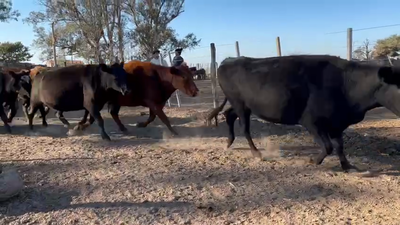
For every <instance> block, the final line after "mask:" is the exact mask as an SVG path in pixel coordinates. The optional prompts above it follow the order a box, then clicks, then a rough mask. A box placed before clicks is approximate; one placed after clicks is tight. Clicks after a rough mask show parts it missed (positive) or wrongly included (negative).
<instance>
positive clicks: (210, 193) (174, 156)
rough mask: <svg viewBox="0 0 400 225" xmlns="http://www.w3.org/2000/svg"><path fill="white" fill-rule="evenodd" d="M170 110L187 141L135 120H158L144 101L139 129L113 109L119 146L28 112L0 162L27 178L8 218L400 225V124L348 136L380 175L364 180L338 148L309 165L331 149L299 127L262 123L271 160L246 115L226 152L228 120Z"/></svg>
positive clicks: (358, 159) (353, 155) (368, 127)
mask: <svg viewBox="0 0 400 225" xmlns="http://www.w3.org/2000/svg"><path fill="white" fill-rule="evenodd" d="M205 110H206V109H205ZM165 111H166V114H167V115H168V116H169V117H170V120H171V123H172V124H173V126H174V127H175V128H176V129H177V131H178V132H179V134H180V135H179V137H172V138H171V137H170V135H169V132H168V130H167V129H166V128H165V126H164V125H163V124H162V123H161V122H160V121H159V119H156V121H154V123H153V124H151V125H149V126H148V127H147V128H137V127H135V126H134V124H135V123H137V122H139V121H144V120H145V119H147V116H148V115H143V114H144V113H142V116H141V115H140V114H141V112H146V113H147V114H148V110H147V109H143V108H137V109H124V110H123V112H122V115H121V120H122V122H123V123H124V124H126V126H127V128H128V129H129V131H130V134H128V135H122V134H121V133H120V132H119V131H118V129H117V126H116V125H115V123H114V122H113V121H112V120H111V119H110V118H109V115H108V113H106V112H103V115H104V117H105V120H106V125H107V132H108V133H109V134H110V136H111V138H112V141H111V142H109V143H107V142H105V141H102V140H101V138H100V136H99V135H98V127H97V125H96V124H94V125H93V126H91V127H90V128H89V129H88V130H87V131H86V132H85V133H84V134H82V135H80V136H67V135H66V133H67V129H66V128H64V127H63V126H62V125H61V123H60V122H59V121H58V120H57V119H49V123H50V125H49V127H47V128H42V127H41V125H40V120H37V121H36V123H37V124H36V125H35V130H34V131H33V132H29V131H28V129H27V126H26V125H25V121H23V120H22V119H21V121H19V122H16V123H15V125H14V126H13V127H12V128H13V134H12V135H8V134H5V130H4V129H3V127H0V146H1V147H0V151H1V152H0V164H1V165H2V166H3V167H14V168H16V169H17V170H18V172H19V173H20V175H21V177H22V179H23V180H24V184H25V187H24V189H23V191H22V193H21V194H19V195H18V196H15V197H13V198H11V199H9V200H7V201H6V202H2V203H0V224H112V225H116V224H201V225H203V224H204V225H205V224H212V225H215V224H398V223H399V222H398V221H399V220H400V214H399V213H398V212H399V208H400V188H399V182H400V179H399V177H398V173H399V171H398V170H399V168H400V163H399V160H398V159H399V156H398V154H399V153H400V151H399V144H400V142H399V141H398V140H399V136H400V132H399V126H400V121H399V120H395V119H386V120H382V119H376V118H373V119H371V120H366V121H365V122H363V123H360V124H358V125H356V126H352V127H351V129H348V130H347V131H346V135H345V152H346V153H347V155H348V158H349V160H350V161H351V162H352V163H354V164H355V165H357V166H358V167H360V168H363V169H365V170H370V171H372V172H373V173H372V175H371V176H359V174H354V173H343V172H342V171H341V169H340V166H339V161H338V159H337V156H336V155H333V156H330V157H328V158H327V159H326V160H325V161H324V162H323V163H322V164H321V165H319V166H315V165H310V164H308V163H307V162H308V159H309V157H310V156H311V155H315V154H316V153H318V151H319V149H318V147H316V145H315V144H314V142H313V139H312V138H311V137H310V136H309V135H308V133H306V131H305V130H304V129H303V128H301V127H299V126H290V127H289V126H280V125H276V124H272V123H266V122H260V121H259V120H257V119H253V120H252V128H251V130H252V135H253V137H254V139H255V142H256V145H257V146H259V147H260V148H264V149H265V150H264V151H263V155H264V156H265V157H266V159H267V160H265V161H260V160H259V159H255V158H253V157H251V154H250V152H249V151H248V145H247V142H246V141H245V140H244V138H243V137H242V132H241V130H240V127H239V123H238V122H236V134H237V135H238V137H237V139H236V141H235V143H234V146H233V149H229V150H226V149H225V146H226V135H227V133H228V131H227V127H226V125H225V123H221V124H220V125H219V126H218V127H205V126H204V121H203V120H202V119H196V118H198V117H197V116H196V115H197V113H198V112H199V110H197V109H185V108H173V109H166V110H165ZM66 117H67V118H70V117H68V116H67V115H66ZM77 117H79V116H77ZM78 119H79V118H70V119H69V120H70V121H71V123H75V122H76V121H77V120H78ZM267 137H268V138H267Z"/></svg>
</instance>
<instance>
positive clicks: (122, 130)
mask: <svg viewBox="0 0 400 225" xmlns="http://www.w3.org/2000/svg"><path fill="white" fill-rule="evenodd" d="M121 132H122V133H123V134H129V130H128V129H126V128H125V129H121Z"/></svg>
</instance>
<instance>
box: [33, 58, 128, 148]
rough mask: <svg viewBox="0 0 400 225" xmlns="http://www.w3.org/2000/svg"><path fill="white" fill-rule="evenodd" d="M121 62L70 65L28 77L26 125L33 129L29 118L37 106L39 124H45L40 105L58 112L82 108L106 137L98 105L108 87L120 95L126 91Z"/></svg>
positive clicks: (124, 75)
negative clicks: (29, 87) (29, 90)
mask: <svg viewBox="0 0 400 225" xmlns="http://www.w3.org/2000/svg"><path fill="white" fill-rule="evenodd" d="M123 66H124V63H123V62H122V63H121V64H118V63H115V64H113V65H112V66H111V67H109V66H107V65H105V64H100V65H72V66H67V67H63V68H57V69H53V70H48V71H44V72H41V73H39V74H37V75H36V76H35V77H34V78H33V80H32V91H31V98H30V110H29V113H28V120H29V127H30V129H33V125H32V120H33V117H34V115H35V113H36V111H37V110H38V109H39V110H40V113H41V114H42V120H43V121H42V124H43V126H47V123H46V119H45V109H44V105H46V106H48V107H50V108H52V109H54V110H57V111H60V112H67V111H77V110H82V109H85V110H88V111H89V113H90V114H91V115H92V116H93V117H94V118H95V119H96V120H97V122H98V125H99V127H100V128H101V137H102V138H103V139H106V140H110V137H109V136H108V135H107V133H106V132H105V130H104V121H103V118H102V117H101V114H100V109H101V108H102V107H103V105H104V103H103V102H104V99H106V98H107V94H106V93H107V90H108V89H114V90H116V91H119V92H121V93H122V94H123V95H124V94H126V93H127V91H128V90H127V88H126V72H125V70H124V68H123ZM99 103H100V104H99ZM101 104H103V105H101Z"/></svg>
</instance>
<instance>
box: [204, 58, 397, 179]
mask: <svg viewBox="0 0 400 225" xmlns="http://www.w3.org/2000/svg"><path fill="white" fill-rule="evenodd" d="M218 82H219V84H220V86H221V89H222V90H223V92H224V94H225V96H226V99H227V100H228V101H229V102H230V104H231V108H229V109H227V110H226V111H225V112H224V114H225V117H226V122H227V124H228V126H229V136H228V148H229V147H230V146H231V145H232V143H233V141H234V139H235V135H234V129H233V127H234V122H235V120H236V118H237V117H239V119H240V123H241V125H242V129H243V132H244V136H245V137H246V139H247V141H248V144H249V146H250V148H251V151H252V154H253V155H254V156H257V157H261V153H260V152H259V151H258V149H257V148H256V146H255V145H254V143H253V141H252V138H251V136H250V114H251V113H253V114H255V115H256V116H258V117H259V118H261V119H264V120H266V121H269V122H273V123H281V124H286V125H295V124H300V125H302V126H303V127H305V128H306V129H307V130H308V131H309V133H310V134H311V135H313V136H314V138H315V140H316V142H317V143H318V144H319V145H321V147H322V148H323V151H322V152H321V153H320V154H319V155H318V156H317V157H316V158H314V159H311V161H313V162H314V163H316V164H317V165H318V164H321V163H322V162H323V160H324V158H325V157H326V156H327V155H329V154H331V153H332V150H333V148H335V149H336V151H337V154H338V157H339V159H340V164H341V166H342V169H343V170H345V171H347V170H349V169H351V168H354V169H357V168H356V167H354V166H353V165H351V164H350V163H349V162H348V161H347V159H346V157H345V155H344V153H343V139H342V134H343V131H344V130H345V129H346V128H347V127H349V126H350V125H352V124H356V123H358V122H360V121H362V120H363V119H364V116H365V113H366V112H367V111H368V110H370V109H373V108H376V107H380V106H384V107H386V108H388V109H389V110H390V111H392V112H393V113H395V114H396V115H397V116H400V92H399V86H400V72H399V71H396V70H395V68H392V67H382V66H377V65H366V64H360V63H357V62H351V61H347V60H344V59H341V58H339V57H334V56H329V55H298V56H285V57H272V58H248V57H239V58H227V59H225V60H224V61H223V62H222V63H221V66H220V67H219V68H218ZM225 103H226V100H225V101H224V104H225ZM224 104H223V105H221V106H220V107H219V108H217V109H215V110H214V111H213V112H212V113H211V114H210V115H209V117H208V119H209V120H211V118H213V117H214V116H216V115H217V114H218V112H219V111H220V110H222V108H223V106H224Z"/></svg>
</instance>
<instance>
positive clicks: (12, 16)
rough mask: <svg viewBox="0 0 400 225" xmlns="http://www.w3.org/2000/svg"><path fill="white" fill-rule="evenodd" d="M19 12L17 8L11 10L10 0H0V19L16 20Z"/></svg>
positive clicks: (6, 20)
mask: <svg viewBox="0 0 400 225" xmlns="http://www.w3.org/2000/svg"><path fill="white" fill-rule="evenodd" d="M20 15H21V14H20V13H19V12H18V11H17V10H13V11H12V2H11V1H10V0H2V1H0V21H1V22H8V21H10V20H18V17H19V16H20Z"/></svg>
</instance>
